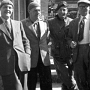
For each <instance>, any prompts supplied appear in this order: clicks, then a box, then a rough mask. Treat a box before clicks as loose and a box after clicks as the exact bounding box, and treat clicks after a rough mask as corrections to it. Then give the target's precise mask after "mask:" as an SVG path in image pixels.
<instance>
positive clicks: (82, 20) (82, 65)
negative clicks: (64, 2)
mask: <svg viewBox="0 0 90 90" xmlns="http://www.w3.org/2000/svg"><path fill="white" fill-rule="evenodd" d="M89 8H90V1H89V0H79V1H78V12H79V14H80V16H79V17H77V18H75V19H74V20H73V21H72V22H71V23H70V25H69V34H68V43H69V45H70V47H71V48H72V49H73V64H74V76H75V79H76V83H77V85H78V88H79V89H80V90H90V60H89V59H90V56H89V54H90V46H89V43H90V15H89Z"/></svg>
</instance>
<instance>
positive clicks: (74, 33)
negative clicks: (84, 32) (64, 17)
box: [67, 16, 90, 62]
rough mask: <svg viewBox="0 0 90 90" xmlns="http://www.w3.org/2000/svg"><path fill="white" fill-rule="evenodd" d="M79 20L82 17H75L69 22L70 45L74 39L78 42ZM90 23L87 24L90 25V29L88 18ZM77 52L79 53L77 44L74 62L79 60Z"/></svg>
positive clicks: (74, 50) (74, 51)
mask: <svg viewBox="0 0 90 90" xmlns="http://www.w3.org/2000/svg"><path fill="white" fill-rule="evenodd" d="M89 17H90V16H89ZM79 21H80V17H78V18H75V19H74V20H73V21H71V23H70V24H69V33H68V38H67V39H68V43H69V45H70V44H71V42H72V41H75V42H77V44H78V24H79ZM88 24H89V25H87V26H89V30H90V18H89V19H88ZM89 36H90V35H89ZM89 39H90V37H89ZM89 41H90V40H89ZM77 54H78V45H77V46H76V48H74V49H73V61H74V62H76V60H77Z"/></svg>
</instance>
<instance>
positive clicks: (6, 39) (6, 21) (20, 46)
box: [0, 0, 31, 90]
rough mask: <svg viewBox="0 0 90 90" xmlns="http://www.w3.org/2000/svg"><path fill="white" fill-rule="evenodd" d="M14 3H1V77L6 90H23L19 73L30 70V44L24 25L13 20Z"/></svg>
mask: <svg viewBox="0 0 90 90" xmlns="http://www.w3.org/2000/svg"><path fill="white" fill-rule="evenodd" d="M13 7H14V6H13V3H12V2H11V1H10V0H3V1H2V2H1V6H0V10H1V17H0V42H1V43H0V75H1V76H2V81H3V86H4V90H23V88H22V85H21V82H20V80H19V77H18V74H19V72H21V71H22V72H23V71H28V70H30V52H31V51H30V44H29V40H28V39H27V38H26V35H25V32H24V29H23V26H22V23H21V22H20V21H16V20H12V19H11V18H10V17H11V15H12V12H13Z"/></svg>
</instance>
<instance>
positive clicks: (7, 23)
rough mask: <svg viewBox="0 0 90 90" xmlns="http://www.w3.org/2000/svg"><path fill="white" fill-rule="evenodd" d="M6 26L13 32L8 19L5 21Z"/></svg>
mask: <svg viewBox="0 0 90 90" xmlns="http://www.w3.org/2000/svg"><path fill="white" fill-rule="evenodd" d="M5 26H6V28H7V30H8V31H9V33H11V24H10V23H9V22H8V21H5Z"/></svg>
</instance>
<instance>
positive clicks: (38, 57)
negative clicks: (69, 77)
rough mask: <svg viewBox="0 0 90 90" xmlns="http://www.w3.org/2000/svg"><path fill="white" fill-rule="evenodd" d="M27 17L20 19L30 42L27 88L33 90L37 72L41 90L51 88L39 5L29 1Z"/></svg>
mask: <svg viewBox="0 0 90 90" xmlns="http://www.w3.org/2000/svg"><path fill="white" fill-rule="evenodd" d="M28 13H29V17H28V18H26V19H25V20H23V21H22V23H23V26H24V30H25V32H26V36H27V38H28V39H29V41H30V44H31V70H30V71H29V72H28V89H29V90H35V89H36V83H37V74H38V75H39V79H40V88H41V90H52V80H51V70H50V59H49V50H48V45H47V43H48V42H47V39H48V38H47V35H48V28H47V24H46V22H44V21H43V20H41V19H40V14H41V10H40V6H39V5H38V4H37V3H36V2H31V3H30V4H29V6H28Z"/></svg>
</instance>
